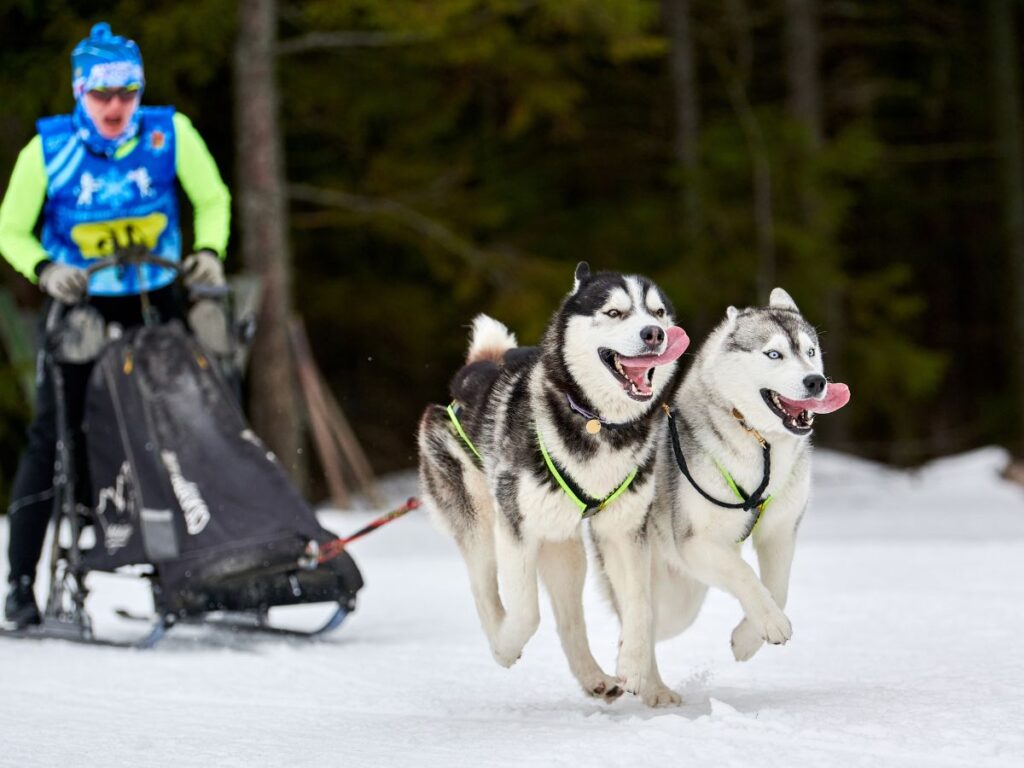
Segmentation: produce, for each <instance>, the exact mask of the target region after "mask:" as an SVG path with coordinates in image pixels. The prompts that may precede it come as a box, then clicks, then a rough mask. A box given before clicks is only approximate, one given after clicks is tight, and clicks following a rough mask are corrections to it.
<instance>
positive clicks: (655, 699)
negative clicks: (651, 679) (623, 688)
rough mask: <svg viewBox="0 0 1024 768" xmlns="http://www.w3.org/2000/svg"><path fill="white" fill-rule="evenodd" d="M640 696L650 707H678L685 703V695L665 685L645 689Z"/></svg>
mask: <svg viewBox="0 0 1024 768" xmlns="http://www.w3.org/2000/svg"><path fill="white" fill-rule="evenodd" d="M640 698H642V699H643V700H644V704H646V705H647V706H648V707H678V706H679V705H680V704H682V703H683V697H682V696H680V695H679V694H678V693H676V692H675V691H673V690H672V689H671V688H669V687H667V686H665V685H659V686H657V687H652V688H650V689H648V690H645V691H643V692H642V693H641V694H640Z"/></svg>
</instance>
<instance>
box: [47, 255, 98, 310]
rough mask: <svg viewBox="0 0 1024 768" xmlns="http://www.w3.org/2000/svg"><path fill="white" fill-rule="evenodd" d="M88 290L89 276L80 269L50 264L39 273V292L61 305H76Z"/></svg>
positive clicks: (54, 263) (55, 263)
mask: <svg viewBox="0 0 1024 768" xmlns="http://www.w3.org/2000/svg"><path fill="white" fill-rule="evenodd" d="M88 289H89V275H88V273H87V272H86V271H85V270H84V269H82V268H80V267H72V266H71V265H69V264H58V263H57V262H52V263H51V264H50V265H49V266H47V267H44V268H43V270H42V272H40V273H39V290H41V291H42V292H43V293H45V294H48V295H50V296H52V297H53V298H55V299H56V300H57V301H59V302H61V303H62V304H77V303H78V302H79V301H81V300H82V297H83V296H85V292H86V291H87V290H88Z"/></svg>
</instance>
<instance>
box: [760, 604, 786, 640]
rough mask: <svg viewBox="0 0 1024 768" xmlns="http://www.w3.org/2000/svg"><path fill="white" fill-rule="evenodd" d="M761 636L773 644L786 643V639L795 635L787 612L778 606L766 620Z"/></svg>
mask: <svg viewBox="0 0 1024 768" xmlns="http://www.w3.org/2000/svg"><path fill="white" fill-rule="evenodd" d="M761 636H762V637H763V638H764V639H765V641H766V642H769V643H771V644H772V645H785V644H786V641H787V640H789V638H791V637H792V636H793V625H792V624H790V623H789V619H788V618H786V614H784V613H783V612H782V611H781V610H780V609H778V608H776V609H775V610H774V611H772V612H771V614H770V615H769V617H768V619H767V620H766V621H765V622H764V629H763V632H762V635H761Z"/></svg>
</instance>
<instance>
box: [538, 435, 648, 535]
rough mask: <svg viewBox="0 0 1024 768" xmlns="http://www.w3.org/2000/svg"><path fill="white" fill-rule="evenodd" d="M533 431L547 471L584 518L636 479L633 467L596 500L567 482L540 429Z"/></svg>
mask: <svg viewBox="0 0 1024 768" xmlns="http://www.w3.org/2000/svg"><path fill="white" fill-rule="evenodd" d="M534 431H535V432H536V433H537V445H538V446H539V447H540V453H541V455H542V456H543V457H544V463H545V464H547V467H548V471H549V472H550V473H551V476H552V477H553V478H555V482H556V483H558V485H559V486H561V488H562V490H563V491H564V492H565V495H566V496H568V497H569V500H570V501H572V503H573V504H575V505H576V506H577V507H579V510H580V513H581V514H582V515H583V517H585V518H586V517H592V516H593V515H596V514H597V513H598V512H600V511H601V510H602V509H604V508H605V507H607V506H608V505H609V504H611V503H612V502H613V501H615V500H616V499H617V498H619V496H621V495H622V494H623V493H625V491H626V489H627V488H629V486H630V485H632V483H633V480H635V479H636V475H637V472H638V471H639V470H638V469H634V470H633V471H632V472H630V473H629V476H628V477H627V478H626V479H625V480H623V481H622V483H621V484H620V485H619V487H618V488H616V489H615V490H614V491H612V492H611V493H610V494H608V496H606V497H605V498H604V499H603V500H601V501H598V500H597V499H595V498H593V497H591V496H589V495H587V494H586V493H585V492H584V491H583V490H582V489H581V488H578V487H577V488H573V487H572V486H571V485H570V484H569V482H568V481H567V480H566V479H565V478H564V477H563V476H562V473H561V472H559V471H558V467H556V466H555V462H554V460H553V459H552V458H551V454H550V453H548V449H547V447H545V445H544V439H543V438H542V437H541V436H540V430H539V429H537V428H536V427H534ZM581 497H582V498H581Z"/></svg>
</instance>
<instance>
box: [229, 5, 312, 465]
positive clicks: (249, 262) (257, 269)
mask: <svg viewBox="0 0 1024 768" xmlns="http://www.w3.org/2000/svg"><path fill="white" fill-rule="evenodd" d="M238 15H239V27H238V41H237V44H236V48H235V122H236V135H237V148H238V149H237V151H238V154H237V159H236V162H237V166H238V195H237V198H238V201H239V210H240V212H241V226H240V230H241V234H242V258H243V261H244V263H245V267H246V269H248V270H251V271H252V272H253V273H254V274H256V275H258V276H259V278H260V279H261V281H262V285H263V302H262V306H261V310H260V314H259V326H258V331H257V335H256V339H255V343H254V346H253V352H252V365H251V366H250V369H251V370H250V374H249V381H250V398H251V406H250V410H251V414H252V421H253V427H254V428H255V430H256V433H257V434H258V435H260V437H261V438H262V439H263V440H264V442H265V443H266V444H267V446H268V447H269V448H270V449H271V450H272V451H274V453H276V454H277V456H278V458H279V459H280V461H281V463H282V464H283V465H284V466H285V467H286V468H287V469H288V470H289V471H290V472H291V475H292V477H293V478H294V479H296V480H297V481H299V482H300V483H302V482H303V481H304V480H305V477H304V473H303V468H304V463H303V462H302V461H301V453H300V450H299V448H300V445H301V442H300V441H301V438H302V432H301V420H300V416H299V407H298V406H299V400H298V393H297V388H296V382H295V375H294V370H293V366H292V365H291V356H290V355H289V350H288V337H287V330H288V323H289V321H290V319H291V314H292V300H291V259H290V255H289V252H288V234H287V209H286V201H285V177H284V163H283V159H282V155H283V149H282V140H281V132H280V127H279V125H278V92H277V81H276V77H277V68H276V64H275V56H274V51H275V46H276V40H277V3H276V2H275V0H239V4H238Z"/></svg>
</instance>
